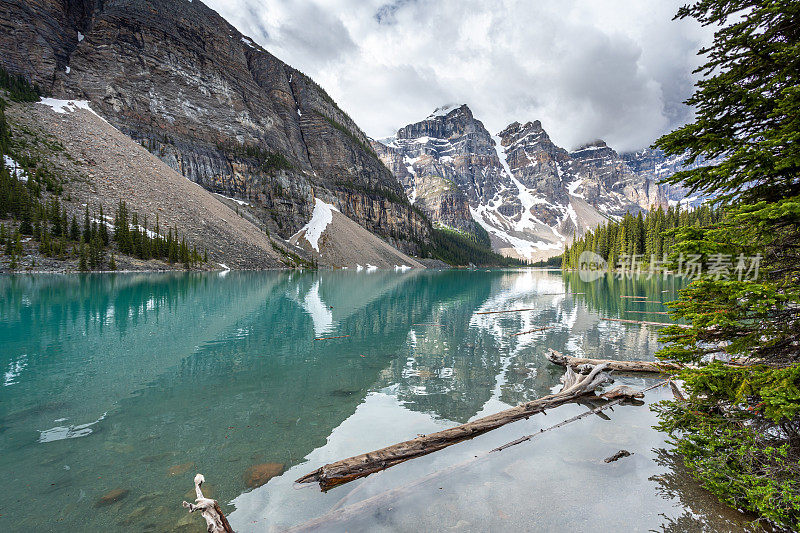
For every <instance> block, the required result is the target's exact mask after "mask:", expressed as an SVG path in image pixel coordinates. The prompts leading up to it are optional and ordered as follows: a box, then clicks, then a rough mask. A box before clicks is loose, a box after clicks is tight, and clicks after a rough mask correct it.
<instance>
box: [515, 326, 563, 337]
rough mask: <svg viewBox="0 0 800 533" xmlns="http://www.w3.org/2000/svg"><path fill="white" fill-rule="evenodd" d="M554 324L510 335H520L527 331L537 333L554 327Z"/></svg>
mask: <svg viewBox="0 0 800 533" xmlns="http://www.w3.org/2000/svg"><path fill="white" fill-rule="evenodd" d="M552 327H553V326H545V327H543V328H536V329H529V330H528V331H522V332H520V333H512V334H511V335H509V337H519V336H520V335H525V334H527V333H536V332H537V331H544V330H546V329H552Z"/></svg>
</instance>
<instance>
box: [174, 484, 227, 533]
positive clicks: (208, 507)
mask: <svg viewBox="0 0 800 533" xmlns="http://www.w3.org/2000/svg"><path fill="white" fill-rule="evenodd" d="M205 481H206V478H204V477H203V475H202V474H197V475H196V476H194V491H195V493H196V494H197V498H196V499H195V503H189V502H187V501H184V502H183V506H184V507H186V508H187V509H189V512H190V513H193V512H195V511H200V516H202V517H203V518H205V520H206V525H207V527H206V531H208V533H233V529H232V528H231V525H230V524H229V523H228V519H227V518H225V515H224V514H222V509H220V508H219V504H218V503H217V500H212V499H211V498H206V497H205V496H203V490H202V489H201V488H200V486H201V485H202V484H203V483H205Z"/></svg>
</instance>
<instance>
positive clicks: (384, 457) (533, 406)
mask: <svg viewBox="0 0 800 533" xmlns="http://www.w3.org/2000/svg"><path fill="white" fill-rule="evenodd" d="M606 369H608V365H605V364H601V365H597V366H595V367H594V368H593V369H592V370H591V372H589V373H588V374H587V375H579V374H575V372H573V370H572V368H571V367H567V371H566V373H565V374H564V376H563V377H562V378H561V381H562V382H563V383H564V387H563V388H562V389H561V391H560V392H558V393H556V394H551V395H549V396H545V397H543V398H539V399H536V400H532V401H530V402H526V403H523V404H520V405H518V406H516V407H512V408H511V409H506V410H505V411H501V412H499V413H495V414H493V415H489V416H486V417H484V418H480V419H478V420H474V421H472V422H469V423H467V424H462V425H460V426H456V427H454V428H450V429H445V430H444V431H439V432H437V433H431V434H430V435H423V436H420V437H417V438H415V439H412V440H408V441H405V442H401V443H399V444H394V445H392V446H388V447H386V448H382V449H380V450H375V451H372V452H368V453H364V454H361V455H356V456H354V457H350V458H348V459H342V460H341V461H337V462H335V463H330V464H327V465H325V466H323V467H321V468H318V469H317V470H314V471H313V472H310V473H308V474H306V475H305V476H303V477H301V478H300V479H298V480H297V481H296V482H297V483H313V482H317V483H319V486H320V488H321V489H322V490H328V489H330V488H332V487H335V486H337V485H341V484H342V483H347V482H349V481H353V480H354V479H358V478H362V477H365V476H368V475H369V474H372V473H374V472H378V471H380V470H384V469H386V468H390V467H392V466H395V465H397V464H400V463H402V462H404V461H408V460H409V459H414V458H415V457H421V456H423V455H427V454H429V453H433V452H436V451H438V450H441V449H443V448H447V447H448V446H452V445H453V444H456V443H459V442H461V441H464V440H468V439H472V438H473V437H477V436H478V435H481V434H483V433H486V432H487V431H491V430H493V429H496V428H499V427H500V426H503V425H505V424H508V423H509V422H514V421H516V420H519V419H521V418H528V417H530V416H531V415H534V414H536V413H541V412H543V411H544V410H546V409H551V408H553V407H558V406H559V405H562V404H565V403H568V402H572V401H574V400H576V399H577V398H580V397H581V396H585V395H587V394H592V393H593V392H594V391H595V389H597V388H598V387H600V386H602V385H604V384H606V383H610V382H612V381H613V380H612V379H611V377H610V376H609V375H608V374H607V373H605V372H604V370H606Z"/></svg>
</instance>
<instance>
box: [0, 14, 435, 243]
mask: <svg viewBox="0 0 800 533" xmlns="http://www.w3.org/2000/svg"><path fill="white" fill-rule="evenodd" d="M0 28H3V29H4V32H3V35H2V36H0V49H3V50H5V51H7V53H6V54H4V55H3V56H2V57H0V65H2V66H3V67H5V68H6V69H8V70H9V71H12V72H15V73H21V74H23V75H24V76H25V77H26V78H28V79H30V80H31V81H33V82H35V83H37V84H38V85H39V86H40V87H42V88H43V89H44V91H45V92H46V93H48V94H51V95H53V96H56V97H61V98H77V99H81V100H88V101H90V102H91V104H92V107H93V109H95V110H96V111H97V112H98V113H99V114H101V115H102V116H103V117H104V118H105V119H106V120H108V121H109V122H110V123H111V124H112V125H114V126H116V127H117V128H118V129H120V131H123V132H124V133H126V134H127V135H129V136H131V137H132V138H133V139H135V140H136V141H138V142H139V143H140V144H142V145H143V146H145V147H146V148H147V149H148V150H149V151H150V152H151V153H154V154H155V155H157V156H158V157H159V158H160V159H162V161H164V162H165V163H167V164H168V165H169V166H171V167H172V168H173V169H175V170H177V171H178V172H180V173H181V174H183V175H184V176H186V177H188V178H189V179H191V180H192V181H195V182H196V183H199V184H200V185H202V186H203V187H205V188H206V189H208V190H210V191H213V192H217V193H221V194H224V195H226V196H230V197H234V198H237V199H241V200H243V201H247V202H248V203H251V204H253V205H254V206H255V207H256V208H257V211H258V215H259V218H260V219H261V220H262V222H263V223H265V224H266V225H267V227H268V228H269V229H270V231H272V232H274V233H276V234H278V235H280V236H282V237H283V238H288V237H289V236H290V235H292V234H293V233H295V232H296V231H297V230H298V229H299V228H300V227H301V226H302V225H303V224H304V223H305V222H306V221H307V220H308V218H310V216H311V213H312V210H313V204H314V198H316V197H321V198H324V199H326V200H327V201H330V202H332V203H334V204H335V205H336V206H337V208H338V209H339V210H340V211H341V212H342V213H343V214H344V215H345V216H347V217H349V218H351V219H353V220H354V221H356V222H357V223H358V224H360V225H362V226H363V227H365V228H367V229H368V230H370V231H372V232H373V233H376V234H378V235H379V236H381V237H383V238H384V239H386V240H387V241H389V242H390V243H391V244H393V245H395V246H396V247H398V248H400V249H401V250H403V251H408V252H412V253H414V252H417V251H418V250H419V249H420V247H421V246H422V245H425V244H426V243H427V242H429V238H430V226H429V223H428V221H427V220H426V219H425V218H424V216H421V215H420V214H419V213H418V212H417V211H416V210H414V209H412V208H411V206H410V204H409V203H408V202H407V200H406V198H405V195H404V194H403V191H402V188H400V186H399V184H398V183H397V180H396V179H395V178H394V176H393V175H392V174H391V173H390V172H389V171H388V170H387V169H386V168H385V167H384V165H383V164H382V162H381V161H380V160H379V159H378V158H377V157H376V154H375V153H374V152H373V150H372V148H371V147H370V145H369V141H368V138H367V136H366V135H365V134H364V132H363V131H361V130H360V128H358V126H357V125H356V124H355V122H353V121H352V119H351V118H350V117H349V116H347V114H346V113H345V112H344V111H342V110H341V109H340V108H339V107H338V106H337V105H336V104H335V102H334V101H333V100H332V99H331V97H330V96H329V95H328V94H327V93H326V92H325V91H324V90H323V89H322V88H320V87H319V85H317V84H316V83H315V82H314V81H313V80H311V79H310V78H308V77H307V76H306V75H304V74H303V73H302V72H300V71H299V70H297V69H295V68H293V67H291V66H289V65H287V64H285V63H283V62H282V61H280V60H279V59H278V58H276V57H275V56H273V55H272V54H270V53H269V52H268V51H267V50H265V49H263V48H262V47H260V46H259V45H257V44H256V43H255V42H253V41H252V39H250V38H248V37H246V36H244V35H242V34H241V33H240V32H238V30H236V29H235V28H234V27H233V26H232V25H230V24H229V23H228V22H227V21H225V20H224V19H223V18H222V17H221V16H219V15H218V14H217V13H216V12H215V11H213V10H212V9H210V8H208V7H207V6H205V5H204V4H203V3H202V2H200V1H199V0H194V1H192V2H169V1H167V0H106V1H103V2H100V1H90V0H82V1H80V0H79V1H76V2H69V3H67V4H64V3H62V2H58V1H56V0H33V1H30V2H28V1H22V0H9V1H8V2H4V6H3V8H2V9H0Z"/></svg>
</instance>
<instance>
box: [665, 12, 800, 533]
mask: <svg viewBox="0 0 800 533" xmlns="http://www.w3.org/2000/svg"><path fill="white" fill-rule="evenodd" d="M678 17H679V18H694V19H697V20H698V21H700V22H701V23H702V24H704V25H708V26H711V27H714V28H718V29H717V30H716V33H715V36H714V42H713V44H712V45H711V47H710V48H708V49H706V50H703V51H702V53H703V54H705V55H706V63H705V65H703V67H701V69H699V71H700V72H701V73H702V74H703V76H702V77H701V79H700V81H699V82H698V84H697V90H696V92H695V94H694V95H693V96H692V98H690V99H689V101H688V103H689V104H691V105H693V106H694V108H695V111H696V117H695V120H694V122H693V123H691V124H688V125H686V126H684V127H682V128H679V129H678V130H676V131H674V132H672V133H670V134H668V135H666V136H664V137H662V138H661V139H660V140H659V141H658V142H657V146H658V147H660V148H662V149H663V150H664V151H665V152H666V153H667V154H668V155H677V154H684V153H688V154H689V162H690V163H691V162H693V161H694V160H695V159H696V158H697V157H699V156H703V157H705V158H706V159H707V160H711V159H713V158H716V157H718V156H721V157H723V158H724V159H723V160H721V161H720V162H717V163H716V164H711V165H708V166H705V167H701V168H697V169H693V170H687V171H684V172H679V173H678V174H676V175H674V176H673V177H671V178H670V181H672V182H675V183H677V182H684V183H686V184H688V186H689V187H690V188H691V190H692V192H704V193H710V194H717V195H719V198H720V199H719V202H720V203H721V204H723V205H725V207H726V213H725V215H724V217H723V218H722V220H720V221H719V222H718V223H715V224H709V223H708V220H707V219H706V218H703V219H702V220H698V221H697V222H698V223H697V224H696V225H693V226H692V227H685V226H686V225H685V224H683V223H682V222H683V219H684V218H685V216H684V213H683V212H679V213H677V214H676V218H677V221H672V220H671V221H670V224H669V225H672V227H677V226H684V227H680V229H678V230H677V231H676V232H675V244H674V250H675V252H679V253H680V252H682V253H692V254H699V255H700V256H701V257H702V258H703V260H704V261H705V262H708V260H709V259H710V258H714V257H720V256H721V255H722V256H729V257H732V258H736V257H739V256H740V254H741V257H743V258H744V257H747V258H756V257H762V258H764V259H765V261H764V262H762V263H760V269H759V271H758V276H756V275H755V273H754V272H752V273H750V275H746V276H744V277H741V276H737V277H732V278H729V279H725V278H721V277H718V276H712V275H705V276H703V277H702V278H700V279H698V280H695V281H694V282H693V283H692V284H691V285H690V286H689V287H688V288H687V289H685V290H684V291H682V292H681V298H680V300H679V301H678V302H677V303H676V304H674V305H673V308H674V313H675V315H676V316H678V317H680V318H683V319H685V320H687V321H688V322H690V323H691V327H690V328H687V329H684V328H677V327H670V328H666V329H665V330H664V332H665V335H664V337H663V340H664V341H666V342H668V346H667V347H666V348H665V349H664V350H663V351H662V352H661V353H660V354H659V356H660V357H662V358H669V359H673V360H678V361H682V362H687V363H692V364H693V365H700V366H699V367H695V368H692V369H687V370H684V371H682V372H681V374H680V377H681V379H683V380H684V383H685V387H686V389H687V392H688V397H687V398H686V399H685V400H676V401H672V402H666V403H664V404H662V405H661V407H660V417H661V426H660V427H661V428H662V429H664V430H666V431H669V432H670V433H671V435H672V436H673V437H674V438H675V441H676V446H677V450H678V451H679V452H680V453H681V454H682V455H683V458H684V461H685V463H686V464H687V466H688V467H689V469H690V470H691V472H692V473H693V475H694V476H695V477H697V478H698V479H699V480H700V481H701V482H702V483H703V485H704V486H705V487H706V488H708V489H709V490H710V491H712V492H713V493H715V494H717V495H718V496H719V497H720V498H721V499H723V500H724V501H725V502H727V503H729V504H731V505H733V506H734V507H737V508H742V509H748V510H751V511H755V512H757V513H760V514H761V515H762V516H764V517H766V518H767V519H769V520H772V521H774V522H776V523H777V524H779V525H780V527H781V528H788V529H795V530H796V529H800V481H798V480H800V393H798V390H800V350H798V346H800V253H799V252H798V250H800V143H798V142H797V141H798V139H800V84H798V81H800V24H798V22H797V21H798V20H800V3H798V2H794V1H775V0H771V1H765V2H755V1H743V0H702V1H699V2H695V3H693V4H690V5H687V6H684V7H683V8H681V9H680V11H679V12H678ZM705 215H706V213H704V217H705ZM752 261H753V260H752V259H750V262H752ZM750 266H752V264H751V265H750ZM710 354H713V355H715V356H718V357H724V358H728V357H733V358H746V359H747V361H748V363H747V364H745V365H744V366H741V367H731V366H725V365H722V364H720V363H712V364H707V365H706V364H704V363H705V362H706V361H707V358H708V357H709V355H710Z"/></svg>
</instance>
